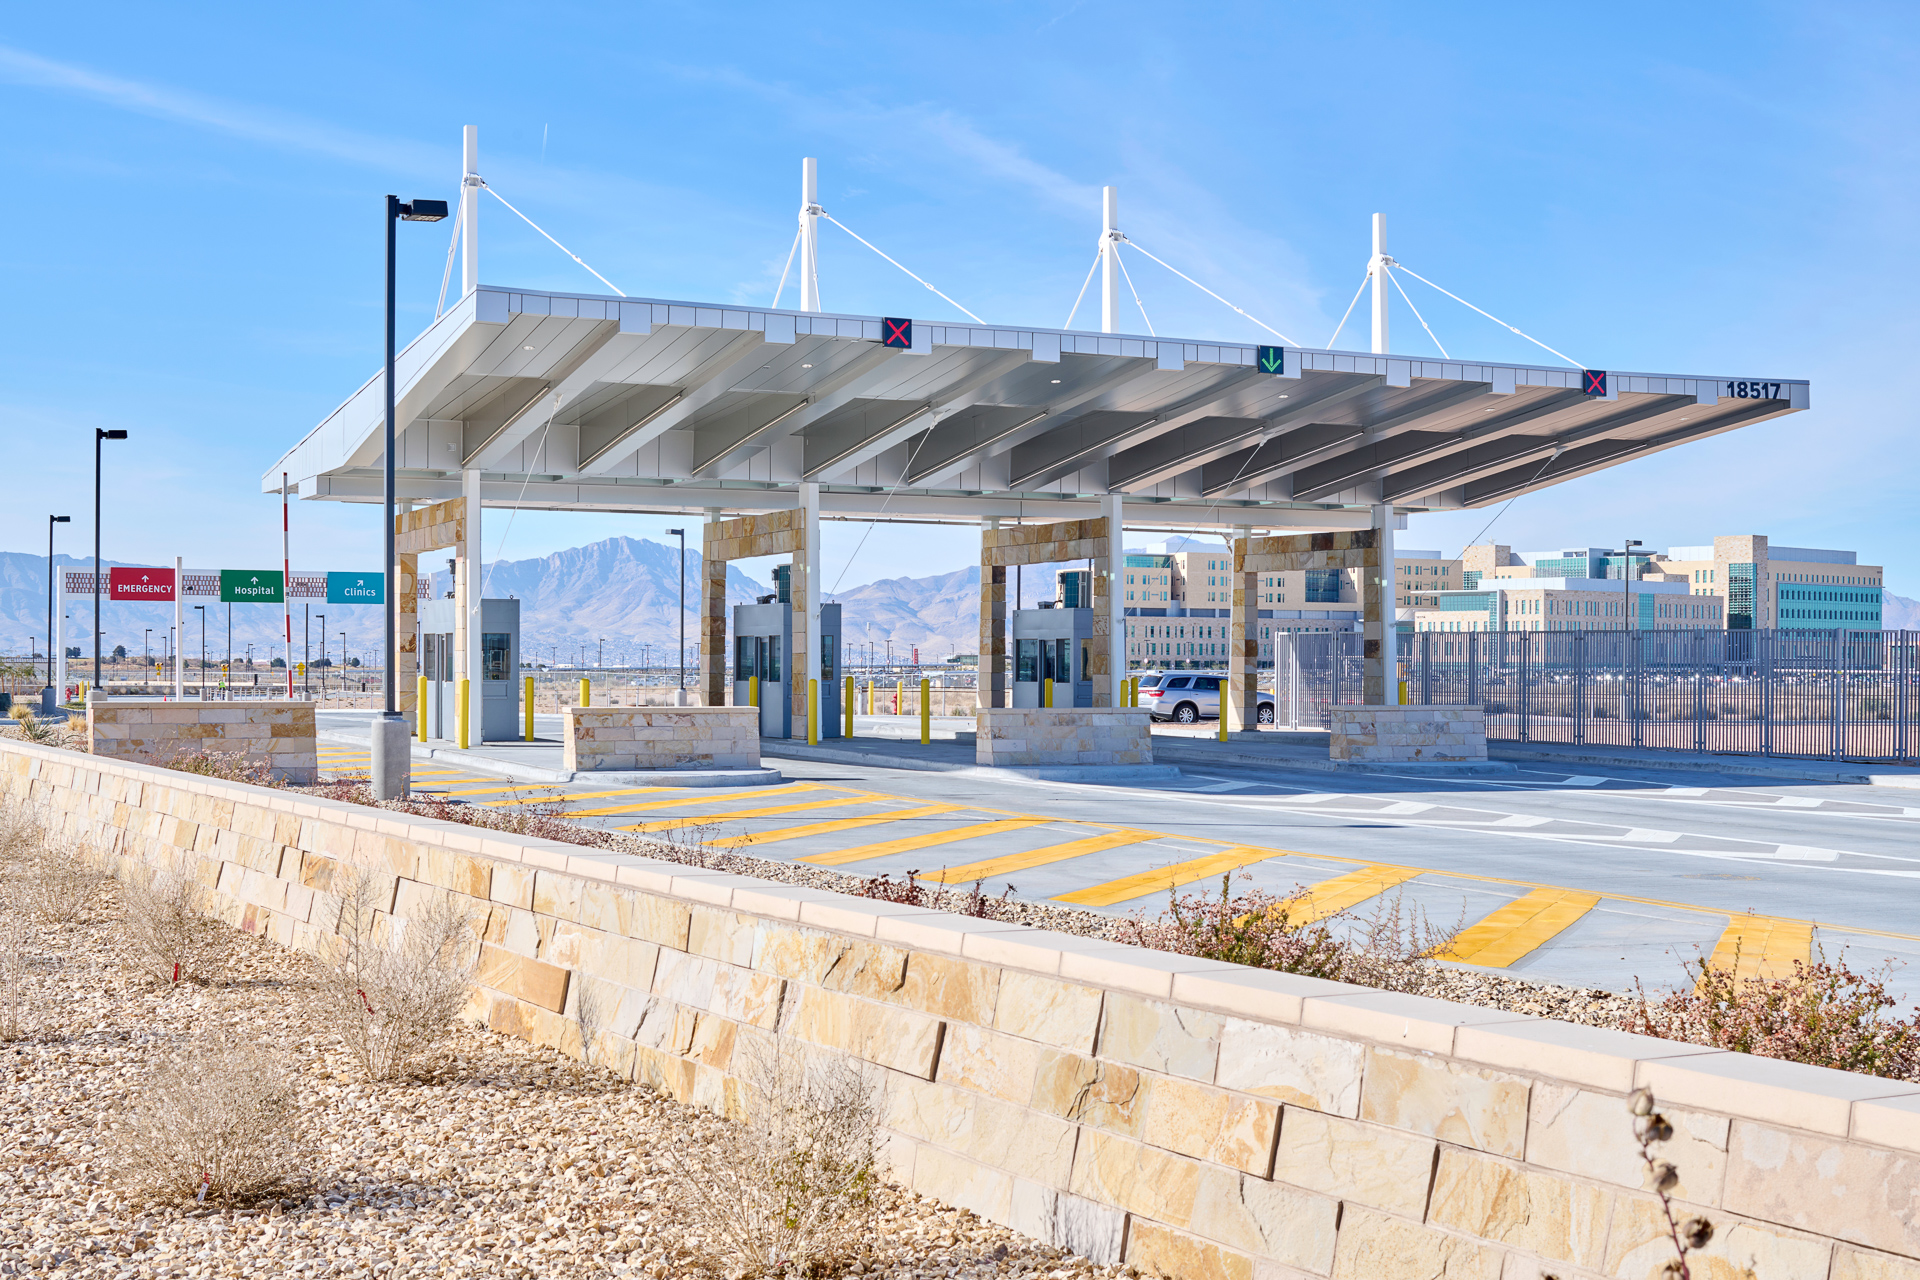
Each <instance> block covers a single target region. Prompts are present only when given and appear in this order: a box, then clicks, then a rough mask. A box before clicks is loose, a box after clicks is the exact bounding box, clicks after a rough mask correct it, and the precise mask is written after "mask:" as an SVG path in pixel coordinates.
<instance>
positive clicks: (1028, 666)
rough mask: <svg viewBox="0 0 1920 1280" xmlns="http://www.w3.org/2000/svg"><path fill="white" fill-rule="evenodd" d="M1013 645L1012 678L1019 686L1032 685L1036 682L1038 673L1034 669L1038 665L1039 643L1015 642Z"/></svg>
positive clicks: (1030, 641) (1029, 641)
mask: <svg viewBox="0 0 1920 1280" xmlns="http://www.w3.org/2000/svg"><path fill="white" fill-rule="evenodd" d="M1013 645H1014V663H1013V665H1014V671H1013V678H1014V680H1015V681H1016V682H1017V683H1020V684H1032V683H1033V682H1034V681H1035V680H1038V679H1039V678H1040V677H1039V673H1037V672H1036V671H1035V670H1034V668H1035V667H1036V666H1038V665H1039V663H1040V642H1039V641H1038V640H1016V641H1014V642H1013Z"/></svg>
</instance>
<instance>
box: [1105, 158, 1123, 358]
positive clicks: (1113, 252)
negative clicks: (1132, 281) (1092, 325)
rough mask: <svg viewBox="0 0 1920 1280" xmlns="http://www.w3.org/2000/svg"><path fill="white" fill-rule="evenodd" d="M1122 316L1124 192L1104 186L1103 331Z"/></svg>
mask: <svg viewBox="0 0 1920 1280" xmlns="http://www.w3.org/2000/svg"><path fill="white" fill-rule="evenodd" d="M1119 319H1120V192H1119V190H1118V189H1117V188H1114V187H1102V188H1100V332H1102V333H1112V332H1113V331H1114V328H1115V326H1116V325H1117V324H1118V322H1119Z"/></svg>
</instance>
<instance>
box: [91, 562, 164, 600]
mask: <svg viewBox="0 0 1920 1280" xmlns="http://www.w3.org/2000/svg"><path fill="white" fill-rule="evenodd" d="M107 598H108V599H109V600H171V599H173V570H171V569H108V570H107Z"/></svg>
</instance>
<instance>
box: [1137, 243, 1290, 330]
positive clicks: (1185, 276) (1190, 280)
mask: <svg viewBox="0 0 1920 1280" xmlns="http://www.w3.org/2000/svg"><path fill="white" fill-rule="evenodd" d="M1120 239H1121V241H1122V242H1123V243H1125V244H1128V245H1131V246H1132V247H1133V248H1135V249H1140V245H1139V244H1138V243H1137V242H1136V241H1134V240H1130V239H1128V238H1127V237H1126V236H1124V235H1123V236H1121V237H1120ZM1140 252H1141V253H1146V254H1147V256H1148V257H1149V258H1153V260H1154V261H1155V262H1158V263H1159V264H1160V265H1161V266H1163V267H1165V268H1166V269H1167V270H1169V271H1171V272H1173V274H1175V275H1177V276H1179V277H1180V278H1181V279H1182V280H1185V281H1186V282H1187V283H1188V284H1190V285H1192V286H1193V287H1194V288H1196V289H1198V290H1199V291H1200V292H1202V293H1204V294H1206V295H1207V296H1208V297H1209V298H1212V299H1213V300H1214V301H1215V302H1218V303H1220V304H1221V305H1222V306H1225V307H1228V308H1230V309H1231V310H1234V311H1237V312H1239V313H1240V314H1241V315H1243V316H1246V318H1247V319H1249V320H1251V321H1253V322H1254V323H1255V324H1257V325H1259V326H1260V327H1261V328H1262V329H1265V330H1266V331H1267V332H1268V333H1270V334H1272V335H1273V336H1274V337H1276V338H1278V339H1280V341H1282V342H1288V343H1293V345H1294V346H1296V347H1297V346H1299V345H1300V344H1299V343H1297V342H1294V341H1293V339H1292V338H1289V337H1288V336H1287V335H1286V334H1284V333H1282V332H1280V331H1279V330H1278V329H1276V328H1274V327H1273V326H1272V325H1270V324H1268V323H1267V322H1266V321H1264V320H1262V319H1260V318H1259V317H1257V316H1253V315H1248V313H1247V312H1246V311H1244V310H1242V309H1241V308H1239V307H1236V306H1234V305H1233V304H1232V303H1231V302H1228V301H1227V300H1226V299H1225V298H1223V297H1221V296H1220V295H1219V294H1217V293H1215V292H1214V291H1213V290H1211V289H1209V288H1207V286H1205V285H1203V284H1201V283H1200V282H1199V281H1198V280H1195V279H1194V278H1193V277H1192V276H1190V275H1188V274H1187V273H1186V272H1184V271H1182V270H1180V268H1178V267H1176V266H1174V265H1172V264H1171V263H1169V262H1166V261H1165V260H1163V259H1161V258H1156V257H1154V255H1153V254H1151V253H1147V251H1146V250H1145V249H1140Z"/></svg>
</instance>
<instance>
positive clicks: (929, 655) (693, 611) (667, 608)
mask: <svg viewBox="0 0 1920 1280" xmlns="http://www.w3.org/2000/svg"><path fill="white" fill-rule="evenodd" d="M106 563H107V564H109V565H118V564H124V563H126V562H124V561H107V562H106ZM433 563H434V560H433V559H432V558H428V560H427V563H423V564H422V565H421V569H422V570H427V569H429V568H430V567H432V565H433ZM55 564H56V565H57V566H58V567H60V568H76V569H87V568H91V567H92V561H91V560H90V559H76V558H75V557H72V556H65V555H62V556H56V557H55ZM193 567H194V568H198V566H193ZM679 569H680V552H679V548H678V546H677V545H672V544H664V543H659V542H653V541H650V540H648V539H644V538H624V537H622V538H607V539H604V540H603V541H600V542H595V543H591V544H589V545H587V546H584V547H570V548H568V549H567V550H565V551H557V552H555V553H554V554H552V555H549V556H541V557H536V558H532V559H527V560H500V561H495V562H494V563H492V564H489V565H487V566H486V567H485V570H484V572H485V574H486V579H485V588H484V590H485V593H486V594H487V595H488V596H490V597H496V598H497V597H506V596H512V597H515V598H517V599H518V600H519V601H520V602H521V605H520V627H521V641H522V646H523V650H524V652H525V654H526V656H527V658H528V659H529V660H531V661H556V660H557V661H560V662H563V663H571V662H574V661H577V660H579V659H581V658H583V657H584V658H585V660H586V661H588V662H594V661H598V660H599V655H600V650H601V642H602V641H603V640H604V642H605V661H606V662H607V663H609V664H622V665H624V664H627V663H633V662H639V661H641V659H642V657H643V656H644V657H645V658H646V659H647V660H649V661H651V662H653V663H654V664H657V665H664V664H668V663H671V662H672V661H673V653H674V650H675V648H676V646H677V644H678V642H679V623H678V619H677V617H676V609H675V605H676V603H677V602H678V599H679V591H680V587H679V584H678V581H677V580H678V577H679ZM699 584H700V553H699V552H698V551H697V550H695V549H693V548H688V550H687V576H686V603H687V612H686V634H687V639H688V643H689V645H697V644H698V642H699V641H698V636H699V623H698V617H697V610H698V608H699V589H700V588H699ZM979 584H980V570H979V568H978V567H977V566H976V567H968V568H965V569H957V570H954V571H953V572H950V573H940V574H933V575H930V576H928V577H921V578H883V579H881V580H879V581H877V582H869V583H864V584H862V585H860V586H855V587H849V588H846V589H844V590H841V591H838V592H834V593H832V594H830V595H829V597H828V598H829V599H831V600H834V601H837V602H838V603H839V604H840V605H841V625H842V627H843V629H844V630H845V632H846V635H845V638H844V640H845V643H846V644H847V645H850V646H852V647H853V649H854V651H855V655H856V660H864V657H865V652H866V647H867V646H869V645H871V646H872V652H873V653H874V654H875V656H878V657H883V658H884V657H885V656H886V653H887V642H888V641H892V643H893V656H894V657H896V658H902V659H906V658H910V657H911V656H912V651H913V650H914V649H916V648H917V649H918V650H919V656H920V659H921V660H922V661H924V662H940V661H944V660H945V659H946V658H948V657H949V656H950V655H952V654H955V653H973V652H975V651H976V650H977V649H978V648H979V620H978V619H979V613H978V610H979ZM450 585H451V580H450V579H449V577H448V574H447V571H446V569H445V568H444V567H442V568H440V569H439V571H438V572H436V573H434V575H433V591H434V593H435V594H436V595H438V594H442V593H444V592H445V591H447V590H448V589H449V587H450ZM1020 587H1021V594H1022V597H1023V598H1024V600H1025V601H1026V602H1027V603H1029V604H1031V603H1033V602H1034V601H1036V600H1041V599H1051V598H1052V597H1053V595H1054V592H1055V583H1054V571H1053V570H1052V569H1048V568H1030V569H1027V570H1025V571H1024V573H1023V574H1022V581H1021V584H1020ZM772 590H773V588H772V587H771V586H770V585H768V584H767V583H764V582H762V581H760V580H758V579H756V578H752V577H749V576H748V575H747V574H745V573H743V572H741V571H740V570H739V569H737V568H735V567H733V566H732V565H729V566H728V568H727V600H728V603H729V604H744V603H748V602H750V601H752V600H753V599H754V598H755V597H757V596H763V595H767V594H769V593H771V592H772ZM1007 594H1008V597H1009V598H1008V605H1009V607H1011V605H1012V603H1013V600H1012V597H1013V594H1014V590H1013V584H1012V583H1009V584H1008V592H1007ZM101 611H102V614H103V619H102V631H103V643H104V645H105V646H106V647H107V648H108V649H111V648H112V647H113V646H114V645H116V644H124V645H126V646H127V648H128V650H129V652H132V653H139V652H141V648H142V644H143V643H150V644H151V648H152V651H153V652H155V653H158V652H161V651H162V650H163V648H164V646H165V641H166V635H167V629H168V628H169V627H171V626H172V625H173V606H172V605H170V604H147V603H132V602H122V601H103V602H102V604H101ZM67 612H68V616H69V618H70V620H71V621H70V623H69V625H68V629H67V643H68V644H69V645H76V646H79V647H80V648H81V649H82V650H83V651H84V652H86V653H87V654H89V655H91V653H92V645H93V641H92V626H91V623H92V616H93V606H92V601H91V600H90V599H74V600H72V601H69V602H68V609H67ZM185 613H186V622H187V635H186V648H187V652H188V654H189V655H192V654H194V653H196V652H198V649H199V644H200V630H199V627H200V623H199V615H198V614H197V613H196V612H195V610H193V608H192V607H191V605H189V606H188V608H187V609H186V611H185ZM205 613H206V619H205V621H206V642H207V652H208V655H209V656H210V657H211V658H214V659H215V660H219V659H221V658H223V657H224V656H225V654H226V652H227V619H228V613H229V609H228V606H226V605H223V604H208V605H207V607H206V611H205ZM231 614H232V626H233V646H234V651H235V652H236V653H244V651H245V649H246V646H247V645H248V644H252V645H253V646H254V652H255V653H256V655H259V654H265V653H269V652H274V651H277V647H278V646H279V645H280V644H282V643H283V642H284V641H283V631H282V629H283V626H284V623H283V621H282V617H281V611H280V606H278V605H255V604H242V605H235V606H233V607H232V609H231ZM322 614H324V615H325V619H326V620H325V632H326V637H325V640H324V641H323V640H322V637H321V635H320V630H321V623H320V621H319V617H320V615H322ZM308 615H312V621H311V623H309V622H308ZM46 616H47V561H46V557H45V556H41V555H33V554H31V553H20V552H0V652H3V653H7V654H13V655H23V654H25V653H26V652H27V643H28V639H29V637H32V639H33V644H34V647H35V650H36V651H38V652H45V636H46V629H47V627H46ZM1883 624H1884V625H1885V626H1886V627H1887V628H1888V629H1889V630H1920V601H1915V600H1910V599H1907V598H1905V597H1903V596H1897V595H1893V594H1891V593H1888V594H1887V595H1886V596H1885V603H1884V612H1883ZM380 626H381V618H380V609H379V608H378V606H372V605H315V604H308V603H307V602H296V603H295V605H294V608H293V645H294V652H295V655H296V656H300V655H303V654H311V655H312V656H314V657H316V658H317V657H320V656H321V655H322V649H321V645H322V643H325V645H326V649H325V654H326V656H328V657H331V658H332V659H333V661H335V662H338V661H340V658H339V656H338V655H339V653H340V652H341V646H342V638H341V634H340V633H341V632H343V631H344V632H345V633H346V636H345V650H346V652H347V653H351V654H355V655H368V654H369V653H370V652H371V650H373V649H374V648H375V647H376V646H377V645H378V644H379V638H380ZM149 633H150V634H149ZM309 634H311V641H310V643H311V648H308V647H307V645H308V643H309V641H308V640H307V637H308V635H309ZM643 646H644V648H643Z"/></svg>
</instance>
